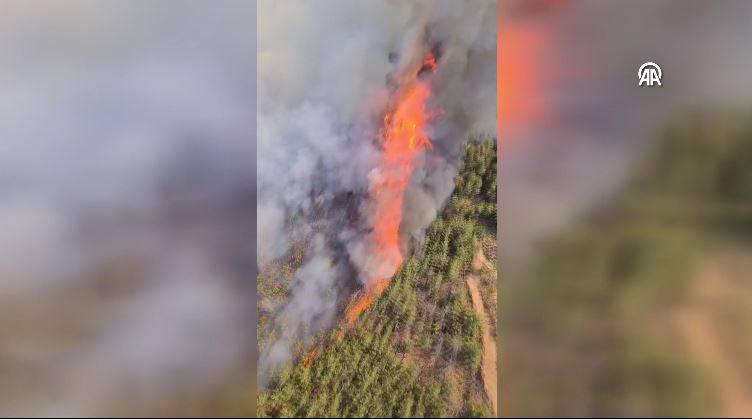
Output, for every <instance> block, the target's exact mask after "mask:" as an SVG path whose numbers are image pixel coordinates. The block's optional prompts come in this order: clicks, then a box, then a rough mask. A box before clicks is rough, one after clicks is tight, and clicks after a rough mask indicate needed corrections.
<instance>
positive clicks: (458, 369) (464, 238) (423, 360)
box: [258, 140, 496, 417]
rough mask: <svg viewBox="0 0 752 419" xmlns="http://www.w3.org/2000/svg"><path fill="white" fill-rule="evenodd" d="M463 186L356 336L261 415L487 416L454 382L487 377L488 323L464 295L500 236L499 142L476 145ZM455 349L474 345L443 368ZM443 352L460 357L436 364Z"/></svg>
mask: <svg viewBox="0 0 752 419" xmlns="http://www.w3.org/2000/svg"><path fill="white" fill-rule="evenodd" d="M455 180H456V181H457V184H456V187H455V191H454V193H453V195H452V197H451V198H450V200H449V202H448V204H447V206H446V208H445V209H444V211H443V213H442V214H440V216H439V217H438V218H437V219H436V220H435V221H434V222H433V223H432V224H431V226H429V228H428V229H427V231H426V237H425V240H424V242H423V246H422V248H421V249H419V250H418V251H417V252H416V253H415V254H413V255H406V257H405V261H404V263H403V264H402V266H401V268H400V270H399V271H398V272H397V274H396V275H395V277H394V278H393V279H392V282H391V284H390V285H389V287H388V288H387V289H386V290H385V291H384V292H383V293H382V294H381V296H380V297H379V298H378V299H377V300H376V301H375V302H374V304H373V305H372V306H371V307H370V308H369V309H368V310H367V311H366V312H364V313H363V314H362V315H361V316H360V318H359V319H358V321H357V323H356V325H355V327H354V328H353V329H351V330H347V329H346V328H340V329H336V330H334V331H332V332H331V334H330V335H329V336H328V337H327V338H326V339H322V341H321V342H319V345H318V347H319V350H318V352H317V354H318V355H317V356H316V358H315V359H314V360H313V362H312V364H311V365H310V368H307V367H306V365H305V362H304V361H301V362H299V363H298V364H296V365H293V366H290V367H289V368H287V369H285V370H284V371H282V372H281V373H280V375H279V377H278V378H277V380H275V381H274V382H273V383H272V384H271V385H270V386H269V388H267V389H266V390H263V391H262V392H261V393H260V395H259V397H258V413H259V415H260V416H262V417H280V416H299V417H302V416H323V417H345V416H349V417H364V416H370V417H373V416H377V417H393V416H400V417H424V416H431V417H443V416H447V415H449V414H451V415H454V416H457V415H460V414H462V413H463V412H466V411H476V410H478V409H481V410H482V409H483V406H482V403H481V404H479V405H477V406H475V405H474V406H472V407H469V406H465V398H463V393H464V391H465V389H462V388H459V384H458V378H457V377H455V376H454V374H456V375H459V376H460V377H461V378H462V381H461V382H463V383H466V382H468V381H472V380H478V379H479V377H478V374H477V368H478V365H479V363H480V359H482V347H481V346H480V344H479V343H478V340H479V333H480V319H479V318H478V316H477V314H476V313H475V312H474V311H473V309H472V307H470V306H469V305H468V303H467V302H466V301H464V302H463V300H462V299H461V298H458V297H457V294H458V293H459V291H458V290H464V288H463V287H459V286H458V284H460V283H459V280H460V277H461V275H462V273H463V272H464V271H465V270H466V269H468V267H469V265H470V263H471V261H472V256H473V250H474V249H475V247H476V245H477V244H478V242H479V240H480V239H481V238H482V237H484V236H494V235H495V232H496V230H495V225H496V224H495V214H496V143H495V141H493V140H487V141H484V142H472V143H469V144H468V145H467V146H466V147H465V152H464V157H463V165H462V168H461V169H460V170H459V172H458V174H457V177H456V179H455ZM490 220H493V224H491V223H490ZM454 336H456V337H457V338H456V339H455V338H454ZM454 342H464V343H462V344H461V345H460V348H461V349H460V350H459V354H458V358H459V364H457V365H452V364H443V362H445V363H453V362H454V360H453V359H454V356H452V355H453V354H454V353H455V352H456V351H457V349H456V348H455V345H454ZM440 354H449V355H450V356H443V357H439V358H438V360H439V361H437V362H429V360H431V359H432V358H435V357H434V355H440ZM446 368H451V369H452V370H453V371H454V373H453V375H450V376H447V375H445V374H444V369H446ZM486 410H488V407H486Z"/></svg>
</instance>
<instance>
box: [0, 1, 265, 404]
mask: <svg viewBox="0 0 752 419" xmlns="http://www.w3.org/2000/svg"><path fill="white" fill-rule="evenodd" d="M255 22H256V5H255V2H250V1H233V0H223V1H222V2H208V1H180V2H163V1H138V2H122V1H84V0H72V1H65V2H58V1H34V2H27V1H20V0H19V1H13V0H2V1H0V138H1V139H0V415H3V416H7V415H17V414H20V415H56V416H57V415H73V416H78V415H98V414H104V415H126V416H132V415H142V414H147V413H148V414H152V415H153V414H158V415H164V416H169V415H206V414H214V415H217V414H219V415H226V414H246V415H251V414H252V412H253V410H249V409H252V404H253V401H254V400H255V389H254V388H253V386H254V381H255V370H254V366H255V353H254V351H255V349H254V348H255V343H254V341H255V324H256V320H255V300H254V295H255V282H254V278H255V276H256V273H255V272H253V270H254V264H255V257H253V256H252V255H254V254H255V232H256V226H255V220H256V214H255V212H256V205H255V188H256V181H255V173H256V164H255V160H256V156H255V133H256V127H255V114H256V76H255V74H256V62H255V59H256V58H255V39H256V27H255Z"/></svg>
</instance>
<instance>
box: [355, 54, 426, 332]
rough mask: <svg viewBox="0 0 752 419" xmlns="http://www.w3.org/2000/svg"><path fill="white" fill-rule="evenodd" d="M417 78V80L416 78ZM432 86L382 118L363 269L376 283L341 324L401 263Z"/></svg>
mask: <svg viewBox="0 0 752 419" xmlns="http://www.w3.org/2000/svg"><path fill="white" fill-rule="evenodd" d="M426 69H428V70H429V71H433V70H435V69H436V59H435V58H434V55H433V53H428V54H427V55H426V58H425V60H424V64H423V66H422V67H421V69H420V70H419V71H418V75H420V74H425V71H426ZM418 75H416V79H417V77H418ZM430 95H431V91H430V85H429V83H428V82H427V81H425V80H416V81H415V82H414V84H413V85H412V86H410V87H408V88H407V89H406V91H405V92H399V93H398V94H397V100H396V103H395V105H394V108H393V109H392V110H390V111H389V112H387V114H386V115H385V116H384V126H383V129H382V131H381V135H380V137H381V139H382V142H383V154H382V156H381V159H380V161H379V166H378V174H377V176H375V177H374V179H373V181H372V182H371V186H370V192H371V198H372V199H373V201H374V202H375V203H376V209H375V223H374V228H373V242H374V243H373V253H372V254H371V255H369V258H368V260H367V262H366V263H367V264H368V265H370V266H368V267H367V270H368V271H369V272H373V273H374V275H375V276H374V277H373V278H371V279H370V280H369V282H368V283H367V284H366V288H365V289H364V291H363V293H362V294H361V296H360V297H359V298H358V299H357V300H356V301H355V302H354V303H353V304H352V305H351V306H350V307H349V308H348V309H347V313H346V314H345V318H346V320H347V324H348V325H350V326H352V325H353V324H354V323H355V321H356V320H357V319H358V316H359V315H360V313H362V312H363V311H364V310H365V309H367V308H368V307H369V306H370V305H371V302H372V301H373V299H374V297H376V296H378V295H379V294H381V292H382V291H383V290H384V288H386V286H387V285H388V283H389V278H390V277H391V276H392V274H394V271H395V270H396V269H397V267H398V266H399V265H400V264H401V263H402V259H403V256H402V249H401V248H400V247H401V246H400V224H401V223H402V211H403V203H404V200H405V190H406V189H407V187H408V184H409V183H410V178H411V176H412V173H413V169H414V167H415V160H416V158H417V157H418V155H419V154H420V153H422V152H423V151H424V150H426V149H430V148H431V147H432V145H431V141H430V140H429V138H428V130H427V128H428V127H427V123H428V121H429V119H430V118H431V115H432V114H431V113H430V112H429V111H428V109H427V103H428V99H429V98H430Z"/></svg>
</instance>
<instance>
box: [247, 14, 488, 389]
mask: <svg viewBox="0 0 752 419" xmlns="http://www.w3.org/2000/svg"><path fill="white" fill-rule="evenodd" d="M497 16H498V15H497V4H496V2H495V1H483V2H472V3H467V2H459V1H425V2H424V1H400V2H396V1H373V2H351V1H346V0H327V1H320V2H302V1H261V2H260V6H259V24H260V27H259V34H260V35H259V52H258V66H259V67H258V68H259V89H260V92H259V93H260V95H259V122H258V123H259V135H258V138H259V154H258V157H259V162H258V181H259V188H258V191H259V201H258V214H259V218H258V220H259V222H258V228H259V232H258V235H259V254H258V262H259V266H260V267H261V268H262V269H263V267H264V266H266V265H268V264H270V263H273V262H274V261H276V260H280V259H282V260H284V259H285V258H287V257H288V256H289V252H290V251H291V249H292V248H293V246H295V245H298V244H300V243H302V242H309V244H308V245H307V247H306V249H305V261H304V262H303V265H302V267H301V268H300V269H299V270H298V272H297V274H296V275H295V279H294V280H293V281H292V282H291V285H290V288H291V290H290V298H289V300H287V301H284V302H280V301H272V300H269V299H264V298H263V296H259V298H261V300H260V301H259V304H260V308H261V310H262V311H266V312H268V313H271V314H272V316H273V322H272V325H271V326H270V327H272V328H274V330H275V331H276V333H275V336H276V338H275V339H274V341H273V342H271V343H269V342H267V344H266V345H265V346H266V347H265V348H262V353H261V360H260V365H259V378H260V381H261V382H262V383H264V382H265V380H266V379H267V378H268V377H267V375H266V373H267V372H268V371H269V369H270V368H272V367H274V366H276V365H279V364H281V363H284V362H288V361H289V360H290V358H291V355H292V354H293V351H292V350H291V345H292V344H293V343H294V342H301V341H302V342H303V343H307V342H309V340H310V338H311V337H312V336H313V335H314V334H315V333H316V332H318V331H320V330H321V329H322V328H325V327H326V326H327V325H330V323H331V320H332V319H334V318H335V316H336V312H337V310H338V308H341V304H340V303H341V302H342V301H341V299H343V298H344V299H346V298H347V297H349V295H350V293H351V292H352V290H353V289H357V288H358V287H359V286H361V285H359V284H363V283H365V282H367V281H368V280H369V279H370V278H372V276H373V275H371V274H370V272H368V269H369V268H368V267H367V263H366V260H367V256H368V254H369V252H370V251H371V250H370V247H369V243H368V233H369V231H370V229H371V228H372V227H373V220H372V214H370V209H371V208H372V206H371V205H369V202H368V185H369V179H370V178H372V177H373V176H378V173H377V170H376V166H377V164H378V161H379V156H380V153H381V151H380V148H379V129H380V128H381V124H382V121H383V117H384V113H385V110H386V108H387V106H388V103H389V100H390V98H391V94H392V93H393V91H394V88H395V87H398V86H399V85H400V83H401V82H402V80H403V79H404V78H405V77H408V78H409V77H415V71H416V70H415V69H416V68H418V67H419V66H420V62H422V60H423V59H424V57H425V54H426V53H427V52H428V51H431V50H436V51H437V54H436V55H437V63H438V68H437V70H436V72H435V73H434V74H431V75H430V77H431V79H430V83H431V86H432V87H431V90H432V92H431V94H432V97H431V99H430V101H429V104H428V106H429V107H430V108H431V109H432V110H436V111H438V112H439V113H440V116H439V117H438V118H437V119H436V120H434V121H432V122H431V123H430V124H429V137H430V139H431V141H432V143H433V145H434V148H433V150H431V151H429V152H426V153H425V154H424V155H423V156H422V158H421V159H420V161H419V162H418V163H417V165H416V167H415V170H414V174H413V177H412V180H411V184H410V185H409V187H408V190H407V192H406V194H405V202H404V206H403V209H404V217H403V220H402V224H401V227H400V232H401V235H402V240H403V242H404V244H405V246H407V243H408V242H409V241H410V240H411V239H420V238H421V236H422V234H423V229H424V228H425V227H426V226H427V225H428V224H429V223H430V222H431V221H432V220H433V219H434V218H435V217H436V215H437V213H438V211H440V209H441V208H442V206H443V205H444V202H445V201H446V199H447V198H448V196H449V194H450V193H451V190H452V188H453V178H454V175H455V173H456V171H457V166H458V163H459V155H460V150H461V147H460V145H461V144H462V143H463V142H464V141H466V140H467V139H468V138H469V136H470V135H471V134H480V133H484V134H489V135H495V132H496V22H497ZM416 63H417V65H418V67H416ZM314 237H315V238H314Z"/></svg>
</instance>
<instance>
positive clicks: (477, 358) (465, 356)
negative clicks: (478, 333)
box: [459, 339, 483, 371]
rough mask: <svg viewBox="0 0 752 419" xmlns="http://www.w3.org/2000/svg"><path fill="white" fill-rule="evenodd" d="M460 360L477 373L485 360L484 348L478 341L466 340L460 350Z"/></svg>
mask: <svg viewBox="0 0 752 419" xmlns="http://www.w3.org/2000/svg"><path fill="white" fill-rule="evenodd" d="M459 360H460V362H461V363H462V364H463V365H466V366H468V367H469V368H470V369H471V370H472V371H475V370H477V369H478V367H479V366H480V363H481V361H482V360H483V347H482V346H481V344H480V342H478V340H476V339H466V340H465V341H464V342H463V343H462V347H461V348H460V353H459Z"/></svg>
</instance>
